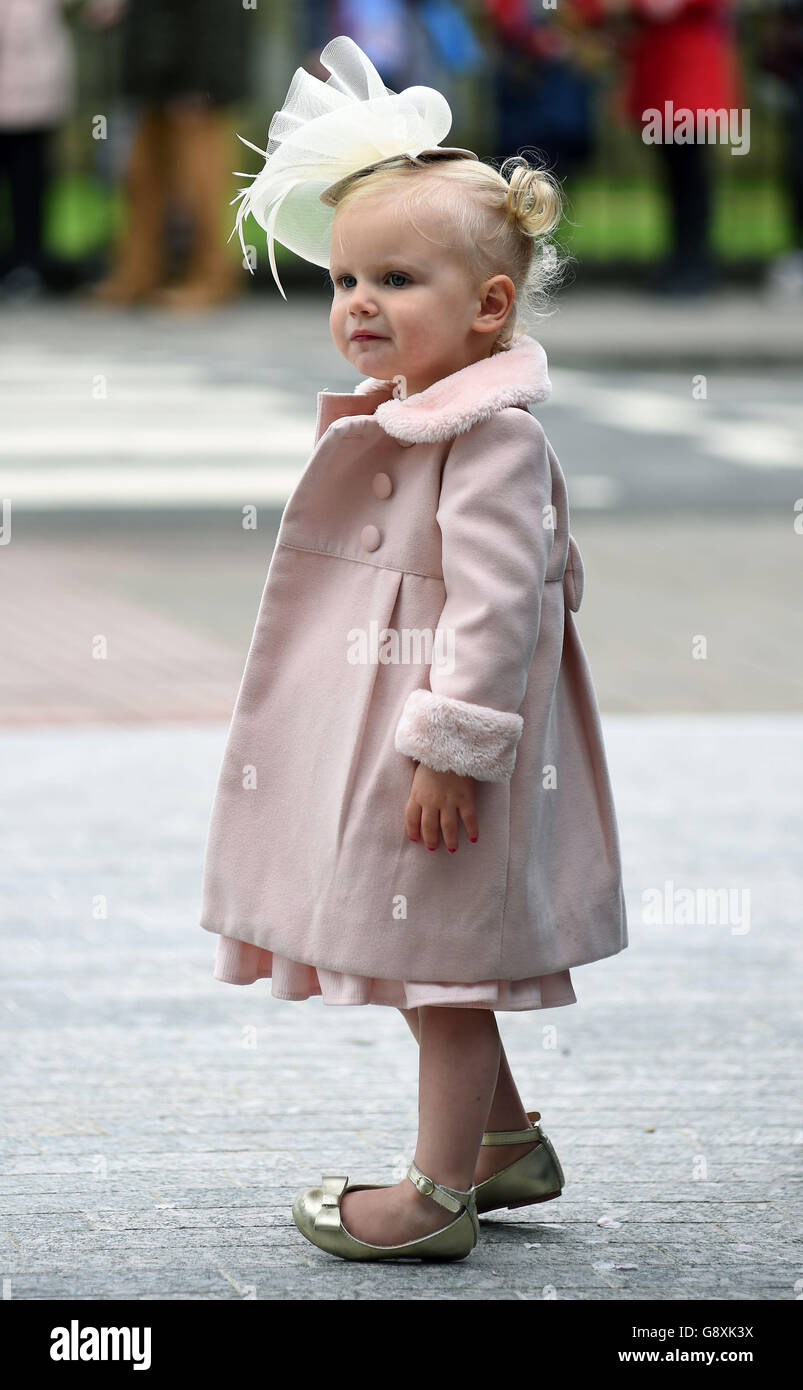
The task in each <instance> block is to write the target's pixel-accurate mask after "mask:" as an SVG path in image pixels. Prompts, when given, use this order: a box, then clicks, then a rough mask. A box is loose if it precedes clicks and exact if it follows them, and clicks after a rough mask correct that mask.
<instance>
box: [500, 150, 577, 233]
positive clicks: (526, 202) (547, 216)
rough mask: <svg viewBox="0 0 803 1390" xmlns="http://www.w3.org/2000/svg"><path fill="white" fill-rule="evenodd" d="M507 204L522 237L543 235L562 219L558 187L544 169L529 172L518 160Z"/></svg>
mask: <svg viewBox="0 0 803 1390" xmlns="http://www.w3.org/2000/svg"><path fill="white" fill-rule="evenodd" d="M519 161H520V162H519ZM507 162H508V163H510V162H511V161H507ZM502 172H504V171H502ZM506 204H507V210H508V212H509V213H510V215H511V217H513V218H514V220H515V222H516V224H517V226H518V227H519V229H520V230H521V231H522V232H523V233H524V235H525V236H529V237H537V236H544V235H546V233H548V232H551V231H553V230H554V228H555V227H556V226H557V225H558V223H559V222H560V219H561V212H562V194H561V187H560V184H559V183H558V182H557V180H556V179H555V178H554V177H553V176H552V175H551V174H550V173H549V172H548V171H547V170H546V169H532V168H530V166H529V165H528V164H527V162H526V160H523V159H521V157H519V158H518V160H517V162H516V163H515V167H514V168H513V171H512V173H511V175H510V180H509V182H508V189H507V195H506Z"/></svg>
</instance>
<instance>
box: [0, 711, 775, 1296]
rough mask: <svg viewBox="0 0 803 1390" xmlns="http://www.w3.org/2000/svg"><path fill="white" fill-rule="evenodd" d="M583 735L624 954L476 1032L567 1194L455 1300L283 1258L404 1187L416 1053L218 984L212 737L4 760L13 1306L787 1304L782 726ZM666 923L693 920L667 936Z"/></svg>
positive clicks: (43, 742) (81, 743) (420, 1279)
mask: <svg viewBox="0 0 803 1390" xmlns="http://www.w3.org/2000/svg"><path fill="white" fill-rule="evenodd" d="M604 728H605V734H606V740H607V746H608V753H609V760H610V765H611V774H612V779H613V784H614V791H615V796H616V800H617V806H618V810H619V817H620V827H621V833H622V850H623V860H624V866H625V888H626V893H627V906H628V917H629V922H630V936H631V944H630V946H629V947H628V949H627V950H625V951H624V952H623V953H621V954H620V955H618V956H615V957H612V958H610V959H608V960H604V961H599V962H595V963H592V964H589V965H586V966H584V967H581V968H580V969H578V970H575V971H574V972H573V976H574V980H575V988H576V991H577V995H578V1001H579V1002H578V1004H577V1005H572V1006H568V1007H565V1008H561V1009H552V1010H549V1011H547V1012H546V1013H545V1014H543V1015H541V1014H540V1013H539V1012H538V1011H529V1012H523V1013H507V1014H499V1015H497V1017H498V1019H499V1022H500V1029H501V1032H502V1035H503V1039H504V1042H505V1045H506V1048H507V1050H508V1053H509V1056H510V1059H511V1063H512V1066H513V1069H514V1073H515V1075H516V1076H517V1078H518V1080H519V1084H520V1088H521V1091H522V1094H523V1097H524V1099H525V1101H526V1103H527V1106H528V1108H533V1107H534V1108H537V1109H539V1110H540V1111H541V1113H542V1117H543V1123H544V1126H545V1128H546V1130H547V1132H548V1133H549V1134H550V1137H551V1138H552V1140H553V1142H554V1143H555V1145H556V1148H557V1151H558V1154H559V1156H560V1158H561V1161H562V1164H563V1166H564V1170H565V1174H566V1180H567V1181H566V1187H565V1189H564V1192H563V1195H562V1196H561V1198H560V1199H558V1200H556V1201H553V1202H549V1203H545V1204H542V1205H540V1206H535V1207H530V1208H525V1209H522V1210H521V1211H518V1212H507V1211H505V1212H499V1213H495V1214H493V1215H489V1216H488V1217H486V1218H483V1219H482V1221H481V1237H480V1242H479V1244H478V1245H477V1247H476V1248H475V1250H474V1251H473V1252H472V1254H471V1255H470V1256H469V1258H468V1259H467V1260H465V1261H462V1262H460V1263H457V1264H454V1265H445V1266H429V1265H420V1264H406V1265H404V1264H382V1265H370V1264H368V1265H366V1264H359V1263H357V1264H351V1263H348V1262H345V1261H340V1260H337V1259H334V1258H332V1257H330V1256H327V1255H326V1254H324V1253H323V1252H320V1251H317V1250H315V1249H314V1248H313V1247H312V1246H310V1245H308V1244H307V1243H306V1242H305V1241H304V1240H303V1238H302V1237H301V1236H300V1234H299V1233H298V1232H297V1231H296V1229H295V1226H294V1225H293V1222H292V1217H291V1213H290V1204H291V1202H292V1199H293V1197H294V1195H295V1194H296V1193H297V1192H298V1191H299V1190H301V1189H302V1188H304V1187H307V1186H310V1185H313V1184H314V1183H316V1182H317V1181H318V1180H319V1178H320V1175H321V1173H322V1172H343V1173H346V1174H348V1175H349V1177H350V1179H351V1181H364V1182H393V1181H397V1180H398V1179H399V1178H400V1176H401V1173H402V1171H403V1165H404V1164H405V1163H406V1162H407V1161H409V1159H410V1158H411V1157H412V1155H413V1152H414V1146H415V1132H416V1080H417V1077H416V1052H415V1043H414V1041H413V1039H412V1037H411V1036H410V1034H409V1032H408V1031H407V1028H406V1026H405V1024H404V1022H403V1020H402V1019H401V1017H400V1015H399V1014H398V1013H396V1011H394V1010H391V1009H386V1008H381V1007H377V1006H370V1005H369V1006H365V1007H363V1008H361V1009H360V1008H355V1007H340V1008H338V1007H333V1006H327V1005H325V1004H323V1003H322V1001H321V1000H320V999H310V1000H306V1001H298V1002H288V1001H285V1000H279V999H274V998H273V997H272V996H271V994H270V985H269V982H268V981H266V980H263V981H260V982H258V983H256V984H253V985H249V986H245V987H235V986H231V985H228V984H225V983H223V982H220V981H216V980H214V979H213V978H212V973H211V972H212V962H213V958H214V947H215V938H214V936H213V934H211V933H209V932H205V931H203V930H202V929H201V928H200V927H199V925H198V914H199V893H200V875H201V867H202V852H203V845H204V837H205V833H206V827H207V817H208V813H209V809H210V806H211V798H212V794H213V790H214V783H215V779H216V775H217V771H218V767H219V761H220V757H221V754H222V749H223V740H224V738H225V733H226V724H225V723H218V724H208V725H204V726H197V725H190V724H186V725H181V724H157V725H152V726H147V725H143V726H139V727H137V726H133V727H132V726H129V727H125V726H123V727H117V728H104V727H91V726H74V727H71V728H69V729H67V730H64V729H59V728H42V729H35V728H26V729H20V730H9V729H6V730H4V731H3V732H2V734H0V759H2V765H3V771H4V789H5V796H4V797H3V801H2V824H1V825H0V837H1V838H2V859H3V866H4V871H5V872H4V876H3V882H2V903H1V904H0V906H1V907H2V914H1V915H2V924H3V925H2V932H3V938H4V940H3V961H4V971H3V986H2V1019H3V1024H2V1027H3V1039H2V1041H3V1056H4V1058H5V1063H4V1067H3V1072H2V1081H0V1087H1V1088H2V1108H3V1113H4V1115H5V1117H6V1119H5V1124H4V1135H3V1141H2V1142H3V1152H4V1158H3V1165H2V1178H0V1182H1V1183H2V1194H3V1200H2V1208H3V1234H4V1243H3V1249H4V1251H5V1254H4V1258H3V1261H2V1269H1V1270H0V1274H2V1277H3V1280H4V1284H3V1287H4V1296H5V1297H6V1298H8V1299H17V1300H29V1299H82V1300H93V1299H97V1300H108V1299H114V1298H135V1299H154V1298H156V1299H215V1300H217V1299H223V1300H228V1299H235V1300H236V1299H258V1300H285V1299H293V1298H303V1299H305V1300H318V1299H342V1300H351V1299H369V1300H390V1299H419V1298H422V1297H425V1298H427V1299H436V1300H437V1299H454V1298H466V1299H483V1300H507V1299H516V1300H530V1301H540V1300H545V1301H548V1300H552V1299H559V1300H569V1301H585V1300H632V1299H639V1298H647V1299H651V1300H671V1299H685V1300H699V1299H708V1298H713V1299H718V1300H723V1301H737V1300H744V1299H746V1300H767V1299H777V1300H793V1299H795V1298H796V1297H797V1296H799V1288H800V1260H801V1249H800V1232H799V1218H800V1203H799V1194H800V1183H801V1154H802V1153H803V1128H801V1117H800V1111H799V1101H800V1089H799V1073H800V1051H799V1044H800V1030H799V1023H800V1014H799V1000H800V952H799V939H800V902H801V891H802V890H803V882H802V881H801V879H802V877H803V875H802V874H801V861H800V852H799V850H800V832H801V825H802V824H803V819H802V818H803V716H801V715H800V714H788V715H775V716H773V717H766V716H761V715H756V716H749V715H743V716H734V717H732V718H726V717H722V716H719V715H710V716H709V715H692V716H690V715H680V714H678V715H655V716H639V717H637V716H631V715H611V716H607V717H606V718H605V721H604ZM682 890H695V891H699V890H706V891H707V892H709V893H710V894H711V895H712V896H711V899H710V901H703V900H700V901H698V902H697V904H696V909H695V910H694V911H692V912H691V913H690V914H687V915H686V916H685V917H684V916H683V912H682V904H681V899H680V897H679V896H673V895H678V894H680V893H681V891H682ZM717 893H720V897H719V898H718V899H717V898H716V896H715V895H716V894H717ZM645 894H646V895H647V897H646V898H645V896H644V895H645ZM651 895H653V896H655V895H657V899H658V901H659V903H660V904H672V903H674V906H673V907H672V910H671V911H668V910H665V908H664V907H661V908H660V910H659V911H658V912H657V913H655V914H653V920H649V919H648V917H647V915H646V913H645V911H644V910H643V909H644V904H645V902H646V901H648V900H649V899H650V896H651Z"/></svg>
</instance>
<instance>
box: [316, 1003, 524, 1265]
mask: <svg viewBox="0 0 803 1390" xmlns="http://www.w3.org/2000/svg"><path fill="white" fill-rule="evenodd" d="M419 1024H420V1033H421V1037H420V1050H419V1061H418V1076H419V1093H418V1118H419V1125H418V1144H417V1146H416V1151H415V1162H416V1163H417V1164H418V1166H419V1168H421V1169H422V1171H423V1172H424V1173H426V1174H427V1176H428V1177H430V1178H432V1179H433V1181H434V1182H439V1183H445V1184H446V1185H447V1186H448V1187H456V1188H458V1189H460V1191H463V1192H465V1191H466V1190H467V1189H468V1188H469V1187H471V1185H472V1181H473V1174H474V1168H475V1165H476V1162H477V1155H478V1153H479V1148H480V1140H481V1139H482V1132H483V1130H484V1128H485V1122H486V1119H487V1116H488V1113H489V1110H490V1107H491V1101H492V1099H493V1093H494V1086H495V1084H496V1078H497V1075H498V1073H499V1053H500V1048H501V1041H500V1038H499V1030H498V1028H497V1026H496V1018H495V1016H494V1014H493V1012H492V1011H491V1010H490V1009H458V1008H451V1007H445V1008H438V1007H435V1006H433V1007H426V1008H422V1009H421V1010H420V1013H419ZM341 1216H342V1219H343V1225H344V1226H345V1228H346V1230H347V1231H349V1232H350V1233H351V1234H352V1235H353V1236H355V1237H356V1238H357V1239H358V1240H366V1241H370V1242H371V1243H372V1244H374V1245H398V1244H400V1243H402V1242H403V1241H408V1240H414V1239H416V1238H417V1237H418V1236H422V1235H427V1234H429V1232H431V1231H436V1230H438V1229H440V1228H441V1227H442V1226H446V1225H448V1224H449V1222H450V1221H454V1219H455V1218H454V1216H453V1214H452V1213H451V1212H448V1211H446V1210H445V1209H444V1208H443V1207H441V1206H440V1205H439V1204H438V1203H437V1202H433V1201H432V1199H431V1197H426V1196H423V1195H422V1194H421V1193H420V1192H418V1191H417V1190H416V1188H415V1187H414V1186H413V1184H412V1183H411V1182H410V1181H409V1179H408V1178H407V1177H404V1178H402V1180H401V1182H399V1183H397V1184H396V1185H395V1186H393V1187H382V1188H377V1189H375V1190H370V1189H369V1190H367V1191H365V1192H350V1193H347V1194H346V1196H345V1197H344V1198H343V1199H342V1202H341Z"/></svg>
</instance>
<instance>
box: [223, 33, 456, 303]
mask: <svg viewBox="0 0 803 1390" xmlns="http://www.w3.org/2000/svg"><path fill="white" fill-rule="evenodd" d="M321 62H322V64H323V65H324V67H326V68H328V70H329V72H330V73H331V77H328V78H327V80H326V81H325V82H321V80H320V78H318V77H313V76H312V74H311V73H309V72H307V71H306V69H305V68H296V71H295V73H294V75H293V80H292V82H291V83H290V86H289V88H288V92H287V96H286V97H285V99H284V105H283V106H282V108H281V110H280V111H277V112H275V114H274V116H273V119H272V120H271V123H270V127H269V129H268V144H267V149H266V150H261V149H259V147H258V146H257V145H253V144H252V143H251V141H250V140H246V139H245V137H244V136H242V135H238V137H237V138H238V139H239V140H242V142H243V144H244V145H248V146H249V147H250V148H251V149H252V150H256V152H257V154H261V155H264V157H265V167H264V168H263V169H261V170H260V171H259V173H257V174H243V173H242V171H241V170H235V173H237V174H238V175H240V176H241V177H243V178H248V179H252V180H253V182H252V184H251V186H250V188H241V189H240V191H239V193H238V194H237V197H236V198H232V200H231V201H232V203H235V202H237V199H238V198H241V199H242V202H241V203H240V206H239V208H238V210H237V220H236V222H235V225H234V227H233V228H232V230H231V234H230V236H229V241H231V238H232V237H233V236H234V233H235V232H239V235H240V245H241V246H242V248H243V257H244V259H245V257H246V246H245V241H244V240H243V231H242V227H243V221H244V219H245V218H246V217H247V216H248V214H249V213H250V214H251V215H252V216H253V217H254V218H256V221H257V222H258V223H259V225H260V226H261V227H264V229H265V231H266V233H267V241H268V256H269V258H270V267H271V270H272V271H273V278H274V280H275V281H276V284H277V285H278V287H279V289H280V291H281V294H282V297H283V298H284V299H286V298H287V295H286V294H285V293H284V290H283V289H282V285H281V282H280V280H279V276H278V273H277V270H276V259H275V255H274V246H273V243H274V240H275V241H279V242H281V244H282V246H286V247H287V248H288V250H290V251H294V252H295V253H296V255H297V256H301V257H302V258H303V259H304V260H306V261H311V262H312V264H313V265H320V266H326V267H327V268H328V266H329V250H330V243H331V235H332V222H333V220H334V215H335V197H334V194H335V192H336V189H337V185H338V184H339V183H341V181H342V180H344V179H347V178H349V177H350V176H351V175H353V174H355V173H357V172H367V171H368V170H369V169H373V168H375V167H376V165H377V164H381V163H382V162H383V161H384V160H387V159H392V158H394V157H396V156H398V155H400V154H406V155H408V156H409V157H410V158H411V159H413V160H415V159H420V160H421V161H422V162H424V163H426V162H428V161H429V160H431V159H438V158H445V157H448V158H450V159H457V158H465V159H477V158H478V156H477V155H476V154H475V153H474V151H473V150H464V149H459V148H457V147H455V146H451V147H450V146H441V145H439V143H438V142H439V141H440V140H442V139H443V138H444V136H445V135H446V134H447V132H448V131H449V129H450V127H451V124H452V113H451V110H450V108H449V103H448V102H447V100H446V98H445V97H444V96H443V95H442V94H441V93H440V92H438V91H436V90H435V88H434V87H406V88H405V90H404V91H403V92H393V91H391V89H390V88H389V87H386V86H385V84H384V82H383V81H382V79H381V77H380V76H379V73H378V72H377V70H376V68H375V67H374V65H373V63H372V62H371V60H370V59H369V58H368V57H367V55H366V54H365V53H363V51H362V49H361V48H360V47H359V46H358V45H357V44H356V43H355V42H354V40H353V39H350V38H349V37H348V36H347V35H345V34H342V35H340V36H339V37H338V38H336V39H332V40H331V41H330V42H329V43H328V44H327V45H326V47H325V48H324V50H323V52H322V53H321ZM249 269H250V263H249ZM252 274H253V270H252Z"/></svg>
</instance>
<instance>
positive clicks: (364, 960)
mask: <svg viewBox="0 0 803 1390" xmlns="http://www.w3.org/2000/svg"><path fill="white" fill-rule="evenodd" d="M550 390H551V386H550V382H549V378H548V375H547V364H546V356H545V354H544V351H543V348H542V347H541V346H540V344H538V343H537V342H535V341H534V340H533V339H532V338H530V337H528V336H526V335H522V336H520V337H519V338H518V340H516V341H515V342H514V345H513V346H512V347H511V348H510V349H509V350H508V351H506V352H501V353H498V354H496V355H494V356H492V357H491V358H488V359H485V360H483V361H481V362H477V363H474V364H472V365H470V366H468V367H464V368H463V369H462V370H460V371H458V372H455V373H454V374H453V375H451V376H449V377H446V378H444V379H443V380H441V381H439V382H436V383H435V384H434V385H433V386H430V387H429V388H428V389H426V390H424V391H421V392H419V393H417V394H415V395H413V396H410V397H409V398H408V399H406V400H405V399H398V398H396V396H394V384H393V382H390V381H378V380H374V379H372V378H368V379H366V380H364V381H362V382H361V383H360V384H359V385H358V386H357V387H356V389H355V391H354V392H351V393H338V392H329V391H321V392H320V393H319V394H318V419H317V425H316V431H315V447H314V449H313V453H312V455H311V457H310V459H309V462H308V464H307V467H306V469H305V472H304V474H303V475H302V477H301V479H300V481H299V483H298V485H297V487H296V489H295V491H294V493H293V495H292V497H291V498H290V500H289V502H288V503H287V506H286V508H285V511H284V515H283V517H282V523H281V527H280V531H279V535H278V539H277V543H276V548H275V551H274V554H273V557H272V560H271V564H270V568H269V571H268V576H267V581H266V584H265V589H264V592H263V595H262V602H261V606H260V610H259V614H258V617H257V622H256V627H255V630H254V634H253V638H252V641H251V647H250V650H249V652H248V658H247V661H246V666H245V671H244V674H243V679H242V683H241V687H240V691H239V694H238V697H237V702H236V705H235V709H234V713H233V716H232V721H231V726H230V729H229V734H228V739H227V744H226V748H225V753H224V757H223V765H222V768H221V771H220V776H219V780H218V785H217V791H216V795H215V801H214V805H213V808H212V816H211V824H210V829H209V837H208V842H207V848H206V861H205V867H204V884H203V905H202V914H201V926H202V927H203V928H204V929H205V930H207V931H210V932H217V933H219V934H223V935H225V936H228V937H235V938H238V939H239V940H241V941H246V942H251V943H253V944H254V945H257V946H261V947H263V948H265V949H267V950H270V951H274V952H276V953H278V954H281V955H282V956H285V957H287V958H289V959H291V960H294V961H300V962H306V963H308V964H311V965H315V966H320V967H322V968H325V969H327V970H334V971H341V972H349V973H355V974H359V975H362V976H368V977H375V978H379V979H391V980H407V981H416V980H421V981H443V980H448V981H453V982H464V981H468V982H471V981H481V980H489V979H492V980H493V979H496V980H519V979H524V978H528V977H529V978H531V977H535V976H541V975H548V974H552V973H554V972H558V971H562V970H565V969H568V968H569V967H571V966H575V965H582V964H584V963H586V962H589V961H593V960H599V959H601V958H602V957H605V956H610V955H614V954H616V953H617V952H618V951H621V950H622V949H623V948H624V947H625V946H627V945H628V935H627V922H626V914H625V904H624V895H623V889H622V879H621V864H620V849H619V838H618V830H617V823H616V816H615V810H614V804H613V799H612V793H611V786H610V781H609V776H608V769H607V764H606V758H605V751H604V746H603V739H602V731H601V727H600V719H599V711H598V706H597V700H596V696H595V692H594V687H593V684H592V679H591V674H590V671H589V668H588V664H587V660H586V657H585V653H584V651H583V647H582V645H581V642H580V638H579V636H578V633H577V629H576V626H575V621H574V616H573V615H574V612H575V611H576V610H577V609H578V608H579V605H580V601H581V598H582V592H583V565H582V561H581V558H580V554H579V551H578V549H577V546H576V544H575V542H574V539H573V538H572V537H571V536H570V534H569V510H568V503H567V495H566V484H565V480H564V477H563V473H562V471H561V468H560V465H559V463H558V460H557V458H556V456H555V454H554V452H553V450H552V447H551V445H550V444H549V442H548V440H547V439H546V436H545V434H544V430H543V428H542V427H541V425H540V424H539V422H538V421H537V420H536V419H535V418H534V416H533V415H532V414H531V413H530V411H529V409H528V406H529V405H530V404H531V403H534V402H538V401H542V400H545V399H546V398H547V396H548V395H549V392H550ZM416 760H419V761H421V762H423V763H426V764H428V765H429V766H430V767H433V768H437V769H453V770H454V771H456V772H458V773H461V774H463V775H469V776H471V777H473V778H475V779H476V807H477V814H478V818H479V839H478V841H477V843H476V844H471V843H470V842H469V840H468V837H467V835H466V833H465V828H464V826H463V825H462V822H461V823H460V827H459V849H458V852H457V853H456V854H449V853H448V851H447V850H446V849H445V847H444V845H443V843H442V841H441V843H440V844H439V847H438V850H437V852H436V853H432V852H431V851H429V850H427V848H426V846H425V844H424V843H423V841H422V840H419V841H418V842H413V841H411V840H410V839H409V838H408V836H407V832H406V829H405V823H404V810H405V804H406V802H407V799H408V796H409V792H410V786H411V782H412V778H413V774H414V771H415V763H416Z"/></svg>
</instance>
